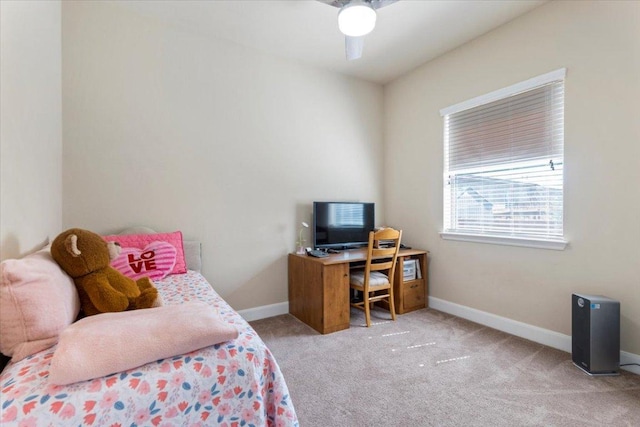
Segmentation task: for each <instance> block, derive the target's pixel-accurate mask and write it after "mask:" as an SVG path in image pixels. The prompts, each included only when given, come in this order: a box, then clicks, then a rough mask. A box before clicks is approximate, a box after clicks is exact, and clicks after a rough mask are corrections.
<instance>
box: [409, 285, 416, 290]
mask: <svg viewBox="0 0 640 427" xmlns="http://www.w3.org/2000/svg"><path fill="white" fill-rule="evenodd" d="M409 287H410V288H411V289H413V288H417V287H418V285H417V284H416V285H411V286H409Z"/></svg>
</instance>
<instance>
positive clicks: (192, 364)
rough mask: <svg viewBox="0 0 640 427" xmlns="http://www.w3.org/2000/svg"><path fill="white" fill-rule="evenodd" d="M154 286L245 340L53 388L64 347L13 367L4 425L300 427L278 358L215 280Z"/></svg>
mask: <svg viewBox="0 0 640 427" xmlns="http://www.w3.org/2000/svg"><path fill="white" fill-rule="evenodd" d="M154 282H155V284H156V287H157V288H158V291H159V293H160V295H161V296H162V299H163V304H164V305H165V306H170V305H178V304H184V303H188V302H190V301H201V302H204V303H206V304H208V305H209V306H210V307H211V310H213V311H214V312H216V313H217V315H218V317H219V318H220V319H221V320H223V321H224V322H226V323H227V324H229V325H233V326H234V327H235V328H236V329H237V331H238V336H237V338H236V339H233V340H230V341H226V342H221V343H218V344H215V345H211V346H208V347H205V348H201V349H197V350H194V351H191V352H188V353H186V354H179V355H175V356H173V357H167V358H164V359H160V360H156V361H152V362H150V363H146V364H144V365H142V366H138V367H135V368H132V369H128V370H125V371H122V372H117V373H113V374H110V375H107V376H103V377H100V378H95V379H89V380H86V381H81V382H77V383H73V384H69V385H62V386H60V385H55V384H51V382H50V381H49V370H50V368H51V361H52V358H53V357H54V354H55V351H56V348H57V346H58V345H60V344H57V345H54V346H53V347H50V348H48V349H46V350H42V351H39V352H37V353H35V354H32V355H29V356H27V357H26V358H24V359H22V360H19V361H17V362H10V363H9V364H8V365H7V366H6V367H5V369H4V370H3V372H2V373H1V374H0V424H2V425H3V426H62V425H64V426H67V425H76V426H77V425H88V426H121V427H124V426H187V425H188V426H210V425H220V426H229V427H231V426H271V425H273V426H297V425H298V420H297V417H296V413H295V410H294V407H293V403H292V401H291V398H290V396H289V392H288V389H287V385H286V383H285V380H284V378H283V375H282V373H281V371H280V368H279V367H278V364H277V362H276V360H275V359H274V357H273V355H272V354H271V352H270V351H269V349H268V348H267V347H266V345H265V344H264V342H263V341H262V340H261V339H260V337H259V336H258V335H257V334H256V332H255V331H254V330H253V328H252V327H251V326H250V325H249V324H248V323H247V322H246V321H245V320H244V319H243V318H242V317H241V316H240V315H239V314H238V313H237V312H236V311H234V310H233V309H232V308H231V307H230V306H229V304H227V303H226V302H225V301H224V300H223V299H222V298H221V297H220V296H219V295H218V294H217V293H216V292H215V291H214V289H213V288H212V287H211V285H210V284H209V283H208V282H207V280H206V279H205V278H204V277H203V276H202V275H201V274H200V273H199V272H197V271H194V270H187V272H186V273H184V274H173V275H168V276H166V277H165V278H163V279H160V280H155V281H154ZM148 310H156V309H153V308H152V309H148ZM99 316H103V315H99ZM92 317H97V316H92Z"/></svg>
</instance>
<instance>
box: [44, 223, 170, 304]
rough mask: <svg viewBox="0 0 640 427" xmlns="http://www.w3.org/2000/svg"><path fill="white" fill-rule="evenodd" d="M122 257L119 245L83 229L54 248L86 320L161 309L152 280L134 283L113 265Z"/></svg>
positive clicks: (65, 236)
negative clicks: (121, 313)
mask: <svg viewBox="0 0 640 427" xmlns="http://www.w3.org/2000/svg"><path fill="white" fill-rule="evenodd" d="M118 253H119V246H118V245H117V244H116V243H107V242H106V241H105V240H103V239H102V237H100V236H99V235H98V234H95V233H93V232H91V231H88V230H83V229H80V228H71V229H69V230H67V231H64V232H62V233H60V235H58V237H56V238H55V239H54V241H53V243H52V244H51V256H52V257H53V259H54V260H55V261H56V262H57V263H58V264H59V265H60V267H61V268H62V269H63V270H64V271H65V272H66V273H67V274H68V275H69V276H71V278H72V279H73V281H74V282H75V285H76V288H77V289H78V296H79V297H80V304H81V307H82V311H83V312H84V314H85V315H86V316H91V315H94V314H100V313H107V312H118V311H125V310H135V309H140V308H151V307H156V306H159V305H161V301H160V297H159V295H158V290H157V289H156V288H155V287H154V285H153V282H152V281H151V280H150V279H149V278H148V277H143V278H140V279H138V280H133V279H131V278H129V277H127V276H125V275H123V274H122V273H120V272H119V271H118V270H116V269H114V268H112V267H111V266H110V265H109V263H110V262H111V259H112V258H115V257H116V256H117V255H118Z"/></svg>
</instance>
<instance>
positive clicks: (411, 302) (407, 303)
mask: <svg viewBox="0 0 640 427" xmlns="http://www.w3.org/2000/svg"><path fill="white" fill-rule="evenodd" d="M424 288H425V286H424V282H423V281H422V280H412V281H410V282H404V286H403V289H402V306H403V308H404V311H407V310H412V309H418V308H424V307H425V292H424V290H425V289H424Z"/></svg>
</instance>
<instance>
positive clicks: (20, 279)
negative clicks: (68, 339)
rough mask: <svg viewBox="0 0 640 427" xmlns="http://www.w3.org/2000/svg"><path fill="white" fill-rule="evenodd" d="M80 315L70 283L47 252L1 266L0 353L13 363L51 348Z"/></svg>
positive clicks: (76, 294) (43, 251)
mask: <svg viewBox="0 0 640 427" xmlns="http://www.w3.org/2000/svg"><path fill="white" fill-rule="evenodd" d="M79 312H80V300H79V298H78V292H77V291H76V287H75V285H74V283H73V280H72V279H71V278H70V277H69V276H68V275H67V274H66V273H65V272H64V271H62V269H61V268H60V266H59V265H58V264H57V263H56V262H55V261H54V260H53V258H52V257H51V253H50V252H49V251H48V250H41V251H39V252H36V253H34V254H31V255H28V256H26V257H24V258H22V259H8V260H5V261H3V262H2V263H1V264H0V351H1V352H2V353H3V354H5V355H6V356H11V357H12V359H13V361H18V360H21V359H24V358H25V357H27V356H29V355H31V354H34V353H37V352H39V351H41V350H44V349H46V348H49V347H51V346H52V345H54V344H55V343H56V342H58V335H59V334H60V332H62V330H63V329H65V328H66V327H67V326H69V325H70V324H71V323H72V322H73V321H74V320H75V319H76V317H77V316H78V313H79Z"/></svg>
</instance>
